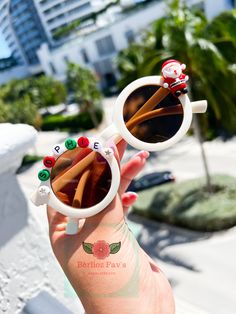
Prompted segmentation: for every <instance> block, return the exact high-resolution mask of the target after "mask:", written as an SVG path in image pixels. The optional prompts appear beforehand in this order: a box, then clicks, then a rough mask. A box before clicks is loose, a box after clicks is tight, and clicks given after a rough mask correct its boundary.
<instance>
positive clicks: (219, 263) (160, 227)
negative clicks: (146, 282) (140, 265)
mask: <svg viewBox="0 0 236 314" xmlns="http://www.w3.org/2000/svg"><path fill="white" fill-rule="evenodd" d="M129 219H130V221H131V229H132V230H133V232H134V233H135V235H136V237H137V239H138V241H139V243H140V244H141V246H142V247H143V248H144V249H145V250H146V251H147V252H148V253H149V254H150V255H151V256H152V257H153V258H154V259H155V260H156V261H157V263H158V264H159V265H160V267H161V269H162V270H163V271H164V272H165V274H166V275H167V276H168V278H169V280H170V281H171V283H172V286H173V288H174V293H175V296H176V303H177V313H179V314H190V313H191V314H204V313H205V314H207V313H208V314H235V313H236V289H235V281H236V271H235V265H236V251H235V243H236V227H235V228H232V229H231V230H228V231H225V232H220V233H215V234H210V233H199V232H190V231H186V230H183V229H180V228H176V227H170V226H168V225H165V224H159V223H156V222H153V221H150V220H146V219H143V218H140V217H137V216H133V215H130V217H129Z"/></svg>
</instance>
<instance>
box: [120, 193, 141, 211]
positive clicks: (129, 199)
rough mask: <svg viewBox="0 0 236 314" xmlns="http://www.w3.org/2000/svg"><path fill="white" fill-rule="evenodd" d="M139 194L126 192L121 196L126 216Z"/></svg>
mask: <svg viewBox="0 0 236 314" xmlns="http://www.w3.org/2000/svg"><path fill="white" fill-rule="evenodd" d="M137 198H138V194H137V193H135V192H126V193H124V194H123V195H122V196H121V201H122V205H123V211H124V214H125V215H127V214H128V210H129V208H130V207H131V206H132V205H133V204H134V203H135V202H136V200H137Z"/></svg>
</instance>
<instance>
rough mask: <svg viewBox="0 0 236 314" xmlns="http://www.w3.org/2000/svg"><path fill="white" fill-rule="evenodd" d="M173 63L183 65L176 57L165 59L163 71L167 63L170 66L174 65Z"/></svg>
mask: <svg viewBox="0 0 236 314" xmlns="http://www.w3.org/2000/svg"><path fill="white" fill-rule="evenodd" d="M172 64H173V65H175V64H179V65H181V63H180V62H179V61H177V60H174V59H170V60H167V61H165V62H164V63H163V64H162V67H161V70H162V71H163V70H164V69H165V68H166V67H167V65H168V67H169V66H170V65H172Z"/></svg>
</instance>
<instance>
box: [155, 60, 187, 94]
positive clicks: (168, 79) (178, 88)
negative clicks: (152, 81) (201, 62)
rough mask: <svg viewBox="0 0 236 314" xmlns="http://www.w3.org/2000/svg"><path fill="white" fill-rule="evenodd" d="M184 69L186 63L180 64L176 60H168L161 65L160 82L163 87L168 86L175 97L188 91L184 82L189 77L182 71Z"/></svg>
mask: <svg viewBox="0 0 236 314" xmlns="http://www.w3.org/2000/svg"><path fill="white" fill-rule="evenodd" d="M185 69H186V65H185V64H181V63H180V62H179V61H177V60H168V61H166V62H164V63H163V65H162V75H163V77H162V79H161V84H162V86H163V87H164V88H168V89H169V90H170V91H171V93H172V94H173V95H174V96H176V97H179V96H180V95H181V94H186V93H187V92H188V89H187V85H186V82H187V81H188V79H189V77H188V75H185V74H184V73H182V71H183V70H185Z"/></svg>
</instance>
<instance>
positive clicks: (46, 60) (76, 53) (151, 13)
mask: <svg viewBox="0 0 236 314" xmlns="http://www.w3.org/2000/svg"><path fill="white" fill-rule="evenodd" d="M164 12H165V4H164V3H163V2H161V3H157V4H155V5H152V6H150V7H147V8H146V9H142V10H140V11H136V12H135V13H133V14H129V15H127V16H126V17H123V18H121V20H119V21H117V22H115V23H113V24H110V25H109V24H108V25H106V27H104V28H101V29H99V30H97V31H95V32H93V33H90V34H88V35H85V36H83V37H79V38H76V39H74V40H72V41H71V42H68V43H67V44H64V45H63V46H60V47H59V48H57V49H54V50H51V51H50V50H49V49H48V46H47V45H46V44H43V45H42V46H41V48H40V49H39V50H38V57H39V59H40V63H41V65H42V68H43V70H44V72H45V73H46V74H48V75H53V76H55V77H56V78H57V79H60V80H64V79H65V72H66V62H65V59H64V57H65V56H66V57H67V59H69V61H71V62H76V63H79V64H81V65H84V66H85V65H86V66H88V67H90V68H91V69H93V64H94V63H95V62H98V61H102V60H104V59H108V58H110V59H114V57H115V56H116V55H117V52H118V51H120V50H122V49H124V48H126V47H127V46H128V42H127V39H126V37H125V33H126V31H128V30H132V31H133V32H134V33H136V34H138V33H139V32H140V31H141V30H142V29H144V28H146V27H147V26H148V25H149V24H150V23H151V22H152V21H154V20H156V19H158V18H159V17H161V16H163V14H164ZM108 35H111V36H112V38H113V42H114V45H115V48H116V52H115V53H112V54H110V55H104V56H100V55H99V54H98V51H97V47H96V44H95V41H96V40H98V39H101V38H103V37H106V36H108ZM83 48H85V49H86V52H87V55H88V57H89V60H90V63H89V64H85V63H84V61H83V58H82V56H81V54H80V51H81V49H83ZM50 62H51V64H53V67H54V68H55V70H56V73H53V72H52V69H51V67H50ZM114 71H115V70H114Z"/></svg>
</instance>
